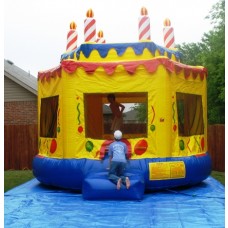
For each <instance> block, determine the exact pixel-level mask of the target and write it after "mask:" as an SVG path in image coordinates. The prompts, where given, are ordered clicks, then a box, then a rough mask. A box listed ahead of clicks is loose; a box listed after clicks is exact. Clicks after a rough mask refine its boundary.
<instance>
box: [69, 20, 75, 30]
mask: <svg viewBox="0 0 228 228" xmlns="http://www.w3.org/2000/svg"><path fill="white" fill-rule="evenodd" d="M76 28H77V25H76V23H75V22H74V21H72V22H71V23H70V29H76Z"/></svg>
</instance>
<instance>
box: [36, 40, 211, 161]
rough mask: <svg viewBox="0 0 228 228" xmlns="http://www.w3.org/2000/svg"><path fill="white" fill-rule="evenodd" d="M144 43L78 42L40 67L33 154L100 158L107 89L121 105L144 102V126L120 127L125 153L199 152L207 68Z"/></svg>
mask: <svg viewBox="0 0 228 228" xmlns="http://www.w3.org/2000/svg"><path fill="white" fill-rule="evenodd" d="M150 45H153V49H154V43H152V42H145V43H143V42H141V43H134V44H83V45H81V47H80V48H79V49H78V50H77V52H74V53H73V56H71V58H70V57H69V58H65V59H62V62H61V64H60V66H58V67H56V68H54V69H51V70H48V71H44V72H39V78H38V117H39V123H40V124H39V154H40V155H42V156H44V157H51V158H90V159H100V153H101V151H103V150H106V149H107V148H104V147H105V145H108V142H109V140H111V139H112V134H107V133H105V132H104V130H103V127H102V126H103V122H104V119H103V111H102V108H103V105H104V104H107V103H108V101H107V94H109V93H114V94H115V95H116V98H117V100H118V102H121V103H137V102H143V103H146V110H147V121H146V130H145V132H144V133H143V134H135V135H130V134H125V132H123V136H124V138H125V139H126V140H127V142H128V144H129V148H130V149H131V154H132V155H131V159H141V158H159V157H161V158H165V157H183V156H191V155H195V154H198V155H200V154H203V153H205V152H206V151H207V101H206V98H207V94H206V87H207V84H206V77H207V71H206V69H205V68H204V67H193V66H187V65H184V64H181V63H180V62H179V59H178V58H177V57H176V55H175V51H172V52H171V54H170V53H168V51H167V50H165V51H164V52H163V53H162V54H161V50H160V49H159V48H155V50H154V52H151V51H150V50H151V49H150ZM138 46H139V47H140V48H141V53H140V54H139V53H137V54H136V51H135V49H136V48H137V47H138ZM120 48H123V51H122V53H121V54H119V52H118V51H119V49H120ZM86 50H90V51H89V52H88V51H87V52H86ZM104 50H105V51H106V52H105V54H103V55H102V53H103V51H104ZM88 53H89V54H88ZM47 110H49V111H48V112H47Z"/></svg>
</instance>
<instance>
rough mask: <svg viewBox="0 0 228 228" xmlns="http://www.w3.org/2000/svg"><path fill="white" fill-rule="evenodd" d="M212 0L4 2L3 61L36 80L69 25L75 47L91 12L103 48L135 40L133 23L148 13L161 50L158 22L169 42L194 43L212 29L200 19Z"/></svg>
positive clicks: (60, 47)
mask: <svg viewBox="0 0 228 228" xmlns="http://www.w3.org/2000/svg"><path fill="white" fill-rule="evenodd" d="M217 2H218V0H159V1H153V0H113V1H112V0H96V1H95V0H65V1H63V0H39V1H34V0H19V1H17V0H5V2H4V58H5V59H9V60H11V61H13V62H14V64H15V65H17V66H18V67H20V68H22V69H23V70H25V71H28V72H30V73H31V74H32V75H34V76H35V77H37V74H38V71H42V70H47V69H50V68H53V67H55V66H57V65H58V64H59V60H60V56H61V54H63V53H64V52H65V51H66V44H67V33H68V31H69V25H70V22H71V21H75V22H76V24H77V32H78V46H79V45H80V44H82V43H83V42H84V33H83V30H84V19H85V18H86V12H87V10H88V9H89V8H92V9H93V12H94V18H95V19H96V30H97V32H98V31H99V30H103V32H104V38H105V39H106V42H107V43H127V42H137V41H138V18H139V16H140V10H141V8H142V7H143V6H144V7H146V8H147V10H148V16H149V17H150V27H151V40H152V41H153V42H155V43H156V44H158V45H161V46H163V45H164V42H163V21H164V19H165V18H169V19H170V20H171V25H172V27H173V28H174V36H175V43H176V44H182V43H184V42H185V43H192V42H194V43H196V42H200V41H201V38H202V36H203V34H204V33H205V32H208V31H209V30H211V29H212V28H213V26H212V25H211V24H210V21H209V20H208V19H205V17H206V16H207V15H209V12H210V10H211V8H212V6H213V5H214V4H215V3H217Z"/></svg>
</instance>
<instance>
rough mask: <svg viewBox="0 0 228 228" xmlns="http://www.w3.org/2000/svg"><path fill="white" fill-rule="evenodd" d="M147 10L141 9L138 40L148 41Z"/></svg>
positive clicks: (148, 23)
mask: <svg viewBox="0 0 228 228" xmlns="http://www.w3.org/2000/svg"><path fill="white" fill-rule="evenodd" d="M147 14H148V13H147V9H146V8H145V7H142V9H141V16H140V17H139V40H150V18H149V17H148V16H147Z"/></svg>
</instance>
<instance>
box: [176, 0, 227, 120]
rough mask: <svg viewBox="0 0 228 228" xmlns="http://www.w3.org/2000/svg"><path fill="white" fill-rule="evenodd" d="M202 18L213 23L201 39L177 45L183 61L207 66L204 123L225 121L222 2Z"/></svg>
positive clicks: (223, 7) (223, 2)
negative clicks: (206, 113)
mask: <svg viewBox="0 0 228 228" xmlns="http://www.w3.org/2000/svg"><path fill="white" fill-rule="evenodd" d="M206 19H209V20H211V23H212V24H213V25H214V26H213V30H212V31H209V32H208V33H205V34H204V35H203V37H202V40H201V42H199V43H197V44H195V43H190V44H185V43H184V44H183V45H178V46H177V47H178V48H179V50H180V51H181V52H182V54H183V58H182V62H183V63H185V64H189V65H202V66H205V67H206V68H207V70H208V122H209V123H210V124H215V123H225V1H224V0H220V1H219V2H218V3H216V4H215V5H214V6H213V7H212V9H211V11H210V12H209V15H208V16H207V17H206Z"/></svg>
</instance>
